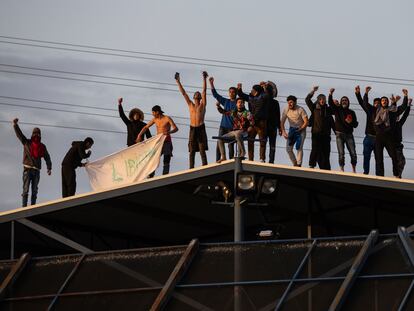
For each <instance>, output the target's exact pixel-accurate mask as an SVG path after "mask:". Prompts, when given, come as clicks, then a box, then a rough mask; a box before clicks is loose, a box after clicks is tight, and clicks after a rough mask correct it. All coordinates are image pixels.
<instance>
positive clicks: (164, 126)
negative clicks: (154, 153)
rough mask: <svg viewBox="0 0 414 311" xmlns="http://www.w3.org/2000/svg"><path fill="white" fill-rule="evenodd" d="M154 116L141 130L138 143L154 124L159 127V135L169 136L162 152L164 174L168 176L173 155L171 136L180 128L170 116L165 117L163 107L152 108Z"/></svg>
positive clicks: (137, 139)
mask: <svg viewBox="0 0 414 311" xmlns="http://www.w3.org/2000/svg"><path fill="white" fill-rule="evenodd" d="M152 115H153V117H154V118H153V119H152V120H151V121H149V122H148V124H147V125H145V126H144V127H143V128H142V129H141V132H139V134H138V136H137V138H136V141H141V139H142V135H144V133H145V132H146V131H147V130H148V129H149V128H150V127H151V126H153V125H154V124H155V125H156V127H157V134H164V135H166V136H167V137H166V138H165V140H164V145H163V146H162V152H161V154H163V155H164V167H163V171H162V174H163V175H166V174H168V173H169V172H170V161H171V157H172V155H173V154H172V151H173V145H172V140H171V135H170V134H173V133H176V132H177V131H178V127H177V125H175V123H174V121H173V120H172V119H171V118H170V117H169V116H166V115H164V111H162V109H161V107H160V106H158V105H155V106H154V107H152Z"/></svg>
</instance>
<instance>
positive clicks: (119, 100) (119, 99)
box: [118, 97, 122, 105]
mask: <svg viewBox="0 0 414 311" xmlns="http://www.w3.org/2000/svg"><path fill="white" fill-rule="evenodd" d="M118 105H122V97H120V98H118Z"/></svg>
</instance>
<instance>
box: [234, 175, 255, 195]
mask: <svg viewBox="0 0 414 311" xmlns="http://www.w3.org/2000/svg"><path fill="white" fill-rule="evenodd" d="M255 187H256V183H255V175H254V174H239V175H238V176H237V189H238V190H241V191H243V192H251V191H254V190H255Z"/></svg>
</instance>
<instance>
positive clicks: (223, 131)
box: [216, 126, 234, 161]
mask: <svg viewBox="0 0 414 311" xmlns="http://www.w3.org/2000/svg"><path fill="white" fill-rule="evenodd" d="M231 131H233V129H229V128H225V127H222V126H220V128H219V133H218V136H223V135H225V134H227V133H230V132H231ZM228 145H229V157H228V158H229V159H233V158H234V143H232V144H228ZM220 158H221V154H220V148H219V141H218V140H217V147H216V161H218V160H220Z"/></svg>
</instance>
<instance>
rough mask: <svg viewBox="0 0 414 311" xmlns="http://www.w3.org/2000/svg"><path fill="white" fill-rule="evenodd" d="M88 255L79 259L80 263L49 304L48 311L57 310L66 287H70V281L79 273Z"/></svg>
mask: <svg viewBox="0 0 414 311" xmlns="http://www.w3.org/2000/svg"><path fill="white" fill-rule="evenodd" d="M85 257H86V254H83V255H82V257H81V258H80V259H79V261H78V262H77V263H76V265H75V266H74V267H73V269H72V271H71V272H70V273H69V275H68V276H67V278H66V279H65V281H64V282H63V284H62V286H60V288H59V290H58V292H57V293H56V295H55V297H54V298H53V299H52V301H51V302H50V304H49V307H48V308H47V310H48V311H50V310H53V309H54V308H55V304H56V302H57V300H58V299H59V296H60V294H62V292H63V291H64V290H65V288H66V286H67V285H68V283H69V281H70V280H71V279H72V277H73V276H74V275H75V273H76V271H78V269H79V266H80V265H81V263H82V261H83V260H84V259H85Z"/></svg>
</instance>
